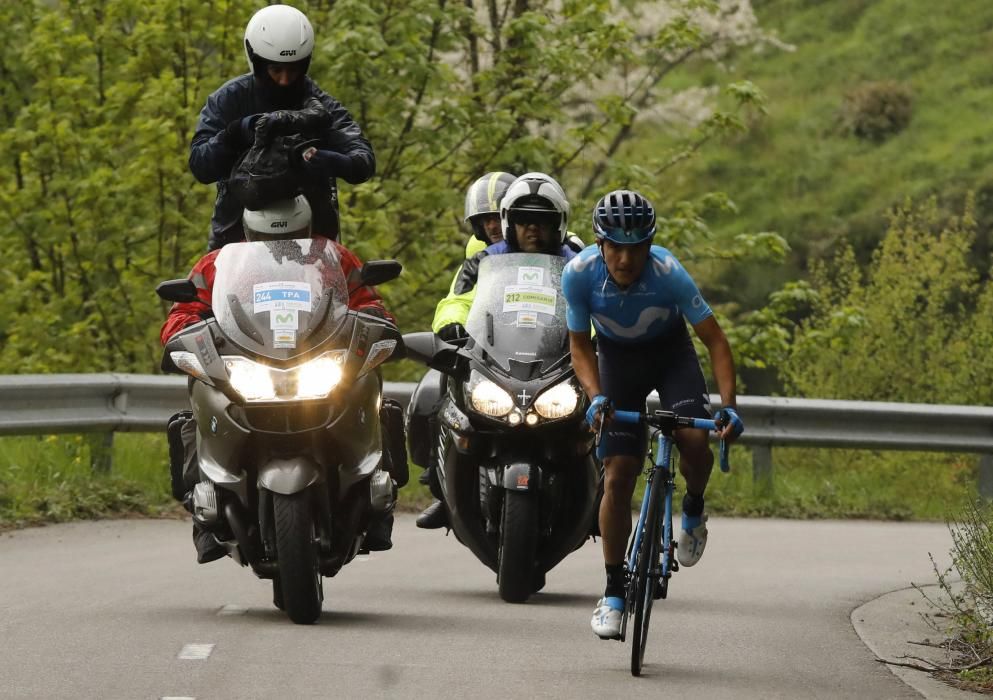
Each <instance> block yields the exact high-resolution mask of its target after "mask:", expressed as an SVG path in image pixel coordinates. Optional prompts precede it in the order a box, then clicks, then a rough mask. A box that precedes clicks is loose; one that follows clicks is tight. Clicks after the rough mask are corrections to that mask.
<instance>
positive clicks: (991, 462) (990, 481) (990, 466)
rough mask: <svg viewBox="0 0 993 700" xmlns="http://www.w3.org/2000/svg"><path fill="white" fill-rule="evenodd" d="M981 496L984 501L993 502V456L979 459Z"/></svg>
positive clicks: (984, 456)
mask: <svg viewBox="0 0 993 700" xmlns="http://www.w3.org/2000/svg"><path fill="white" fill-rule="evenodd" d="M979 496H980V498H982V499H983V500H984V501H993V455H983V456H982V457H980V458H979Z"/></svg>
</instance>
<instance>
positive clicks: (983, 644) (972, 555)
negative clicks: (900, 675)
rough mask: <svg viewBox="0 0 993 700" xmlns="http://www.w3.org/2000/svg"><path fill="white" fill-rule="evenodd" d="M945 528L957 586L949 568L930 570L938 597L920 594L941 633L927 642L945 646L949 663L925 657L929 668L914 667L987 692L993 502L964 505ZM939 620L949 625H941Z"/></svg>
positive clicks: (992, 679)
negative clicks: (940, 637) (949, 536)
mask: <svg viewBox="0 0 993 700" xmlns="http://www.w3.org/2000/svg"><path fill="white" fill-rule="evenodd" d="M949 530H951V534H952V545H953V546H952V565H953V567H954V569H955V572H956V573H958V575H959V576H961V577H962V585H961V586H960V585H956V584H955V582H954V581H953V578H952V571H951V570H950V569H949V570H947V571H945V572H941V571H940V570H939V569H937V568H935V574H936V575H937V579H938V585H939V587H940V588H941V591H942V594H943V596H940V597H937V596H936V597H929V596H928V595H926V594H925V595H924V597H925V598H926V599H927V600H928V602H930V603H931V604H932V605H933V606H934V607H935V608H936V613H933V614H931V615H928V616H927V619H928V620H929V622H930V623H931V626H932V627H933V628H934V629H935V630H936V631H937V632H940V633H942V634H944V635H945V639H944V641H943V642H942V643H941V644H933V643H932V646H937V647H939V648H943V649H945V651H946V652H947V654H948V662H949V663H948V664H947V665H943V664H939V663H935V662H933V661H928V662H927V663H928V664H929V665H930V668H929V667H921V666H918V668H921V670H925V671H930V672H932V673H935V674H936V675H938V677H940V678H941V679H943V680H946V681H948V682H949V683H951V684H952V685H955V686H958V687H960V688H963V689H966V690H976V691H985V692H989V691H991V690H993V505H991V504H989V503H986V504H981V503H973V504H970V505H968V506H966V507H965V508H964V509H962V511H961V512H960V513H959V514H958V517H957V518H956V519H955V521H954V522H952V523H950V524H949ZM921 592H922V593H924V592H923V591H921ZM939 619H941V620H950V624H947V625H944V626H942V625H940V624H939V623H938V622H937V620H939ZM918 660H921V659H918Z"/></svg>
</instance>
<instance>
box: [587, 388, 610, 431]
mask: <svg viewBox="0 0 993 700" xmlns="http://www.w3.org/2000/svg"><path fill="white" fill-rule="evenodd" d="M612 411H613V407H612V406H611V405H610V399H608V398H607V397H606V396H604V395H603V394H597V395H596V396H594V397H593V400H592V401H590V407H589V408H587V409H586V422H587V423H588V424H589V426H590V430H592V431H593V432H599V431H600V430H601V429H602V425H601V424H602V423H603V420H604V419H605V418H606V419H607V420H608V421H609V420H610V413H611V412H612Z"/></svg>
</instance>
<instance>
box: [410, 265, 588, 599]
mask: <svg viewBox="0 0 993 700" xmlns="http://www.w3.org/2000/svg"><path fill="white" fill-rule="evenodd" d="M563 266H564V260H563V258H561V257H555V256H550V255H540V254H527V253H513V254H508V255H499V256H490V257H487V258H484V259H483V261H482V263H481V264H480V267H479V282H478V285H477V289H476V296H475V299H474V301H473V304H472V309H471V311H470V313H469V317H468V320H467V322H466V331H467V333H468V336H469V338H468V340H467V342H465V343H464V345H462V346H461V347H459V346H456V345H452V344H449V343H445V342H443V341H441V340H440V339H439V338H437V336H435V335H434V334H433V333H411V334H407V335H405V336H404V344H405V346H406V348H407V356H408V357H409V358H411V359H415V360H418V361H420V362H422V363H424V364H426V365H427V366H428V367H431V368H433V369H436V370H438V371H440V372H442V373H444V374H445V375H447V389H446V391H445V395H444V397H443V399H442V402H441V406H440V410H439V411H438V413H437V418H436V421H437V435H433V433H434V431H433V430H429V429H427V430H426V429H423V427H422V428H421V429H418V428H417V426H411V425H410V423H408V430H409V431H411V432H410V434H409V439H410V442H411V454H412V455H414V456H415V460H416V458H417V457H416V456H417V455H425V454H428V455H429V457H428V458H424V457H422V458H421V459H422V460H424V459H430V461H432V462H434V465H435V468H434V469H433V470H432V471H433V473H434V474H435V475H436V479H437V480H436V482H435V483H433V484H432V490H433V491H434V492H435V494H436V495H437V496H438V497H440V498H441V500H443V501H444V503H445V505H446V508H447V510H448V516H449V523H450V524H451V528H452V530H453V531H454V532H455V535H456V537H457V538H458V539H459V541H460V542H462V543H463V544H464V545H465V546H467V547H468V548H469V549H470V550H471V551H472V552H473V554H475V555H476V557H478V558H479V560H480V561H481V562H483V563H484V564H486V565H487V566H489V567H490V568H491V569H493V570H494V571H495V572H496V574H497V582H498V585H499V590H500V597H501V598H503V599H504V600H505V601H507V602H511V603H522V602H524V601H526V600H527V599H528V597H529V596H530V595H531V594H532V593H534V592H536V591H538V590H540V589H541V588H542V587H543V586H544V585H545V574H546V573H547V572H548V571H550V570H551V569H552V568H553V567H554V566H555V565H556V564H558V563H559V562H560V561H562V559H563V558H565V556H566V555H568V554H569V553H570V552H572V551H573V550H575V549H576V548H578V547H579V546H580V545H582V544H583V542H584V541H585V540H586V538H587V536H588V535H589V533H590V529H591V524H592V522H593V517H594V511H595V506H596V503H597V485H598V468H597V464H596V462H595V460H594V457H593V454H592V448H593V435H592V433H590V432H589V431H588V429H587V428H586V425H585V423H584V413H585V410H586V406H587V403H586V399H585V394H584V393H583V391H582V389H581V387H580V386H579V383H578V382H577V380H576V378H575V376H574V373H573V370H572V365H571V363H570V356H569V340H568V330H567V327H566V318H565V300H564V299H563V298H562V295H561V292H560V288H561V284H560V281H561V276H562V268H563ZM426 383H427V384H431V383H433V382H432V381H431V380H430V379H428V380H427V382H426ZM422 389H424V391H423V395H422V396H418V393H419V392H415V396H414V398H413V400H414V401H418V400H420V401H427V402H430V401H431V400H432V398H431V397H430V387H423V386H422ZM435 439H436V442H434V441H435ZM432 451H435V452H434V454H431V452H432ZM422 466H426V465H424V464H422Z"/></svg>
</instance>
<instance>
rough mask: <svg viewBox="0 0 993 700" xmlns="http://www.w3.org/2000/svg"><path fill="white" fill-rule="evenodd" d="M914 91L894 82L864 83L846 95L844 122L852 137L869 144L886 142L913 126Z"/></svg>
mask: <svg viewBox="0 0 993 700" xmlns="http://www.w3.org/2000/svg"><path fill="white" fill-rule="evenodd" d="M912 112H913V97H912V95H911V93H910V88H908V87H907V86H906V85H903V84H902V83H897V82H893V81H891V80H886V81H881V82H870V83H862V84H861V85H859V86H858V87H856V88H855V89H854V90H852V91H851V92H849V93H848V94H846V95H845V101H844V104H843V105H842V110H841V118H842V121H843V122H844V124H845V128H846V130H847V131H849V132H850V133H851V134H854V135H855V136H856V137H858V138H860V139H864V140H866V141H875V142H880V141H884V140H886V139H887V138H889V137H890V136H892V135H893V134H897V133H899V132H901V131H903V130H904V129H905V128H906V127H907V125H908V124H909V123H910V116H911V113H912Z"/></svg>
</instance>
